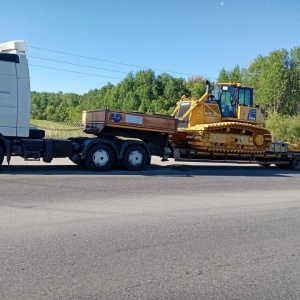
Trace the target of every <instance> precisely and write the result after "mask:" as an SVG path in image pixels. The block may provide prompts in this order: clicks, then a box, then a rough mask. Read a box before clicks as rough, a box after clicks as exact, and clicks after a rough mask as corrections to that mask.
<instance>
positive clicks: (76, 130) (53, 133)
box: [30, 119, 91, 138]
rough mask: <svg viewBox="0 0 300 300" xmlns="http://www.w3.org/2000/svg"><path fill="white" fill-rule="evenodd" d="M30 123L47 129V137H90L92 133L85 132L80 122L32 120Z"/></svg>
mask: <svg viewBox="0 0 300 300" xmlns="http://www.w3.org/2000/svg"><path fill="white" fill-rule="evenodd" d="M30 125H31V126H33V127H36V128H38V129H43V130H45V134H46V138H68V137H79V136H83V137H88V136H91V135H88V134H85V133H84V132H83V131H82V127H81V125H80V124H74V125H71V124H65V123H57V122H51V121H46V120H35V119H31V120H30Z"/></svg>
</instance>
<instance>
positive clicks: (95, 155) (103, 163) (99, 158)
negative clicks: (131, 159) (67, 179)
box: [85, 144, 115, 172]
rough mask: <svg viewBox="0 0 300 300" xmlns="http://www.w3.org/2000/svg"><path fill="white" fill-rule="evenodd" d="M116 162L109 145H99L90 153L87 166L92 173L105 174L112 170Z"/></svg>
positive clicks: (86, 162) (86, 161)
mask: <svg viewBox="0 0 300 300" xmlns="http://www.w3.org/2000/svg"><path fill="white" fill-rule="evenodd" d="M114 162H115V155H114V152H113V150H112V149H111V148H110V147H109V146H107V145H102V144H98V145H95V146H93V147H92V148H91V149H90V150H89V151H88V153H87V157H86V160H85V166H86V168H87V169H89V170H91V171H97V172H104V171H108V170H110V169H111V168H112V166H113V164H114Z"/></svg>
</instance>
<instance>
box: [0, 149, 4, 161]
mask: <svg viewBox="0 0 300 300" xmlns="http://www.w3.org/2000/svg"><path fill="white" fill-rule="evenodd" d="M3 160H4V151H3V149H2V147H1V146H0V166H1V165H2V163H3Z"/></svg>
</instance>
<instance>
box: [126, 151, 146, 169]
mask: <svg viewBox="0 0 300 300" xmlns="http://www.w3.org/2000/svg"><path fill="white" fill-rule="evenodd" d="M128 160H129V162H130V164H132V165H133V166H139V165H140V164H141V163H142V161H143V154H142V153H141V152H140V151H137V150H135V151H132V152H131V153H130V155H129V157H128Z"/></svg>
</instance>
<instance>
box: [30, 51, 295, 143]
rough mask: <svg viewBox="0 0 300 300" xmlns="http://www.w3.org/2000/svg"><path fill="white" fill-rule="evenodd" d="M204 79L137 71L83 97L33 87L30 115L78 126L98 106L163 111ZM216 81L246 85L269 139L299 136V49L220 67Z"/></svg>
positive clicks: (199, 89)
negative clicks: (242, 63) (258, 108)
mask: <svg viewBox="0 0 300 300" xmlns="http://www.w3.org/2000/svg"><path fill="white" fill-rule="evenodd" d="M199 72H201V70H199ZM205 80H206V79H205V78H203V77H201V76H197V77H191V78H188V79H184V78H175V77H172V76H171V75H169V74H166V73H163V74H160V75H158V76H156V75H155V73H154V71H153V70H140V71H138V72H137V73H136V74H133V73H129V74H128V75H127V76H126V77H125V78H124V79H123V80H122V81H121V82H120V83H118V84H116V85H113V84H111V83H108V84H106V85H105V86H103V87H101V88H100V89H94V90H90V91H89V92H87V93H86V94H83V95H77V94H74V93H62V92H58V93H47V92H42V93H40V92H34V91H33V92H32V93H31V118H32V119H38V120H48V121H55V122H62V123H67V124H79V123H80V120H81V113H82V110H90V109H100V108H110V109H116V110H122V111H128V112H133V111H138V112H144V113H158V114H167V115H168V114H170V113H171V112H172V110H173V109H174V107H175V105H176V102H177V101H178V100H179V99H180V98H181V96H182V95H186V96H193V97H201V96H202V95H203V94H204V92H205ZM217 82H240V83H242V84H244V85H249V86H252V87H253V88H254V101H255V104H256V105H259V106H260V108H261V109H262V112H263V114H264V116H265V118H266V127H267V128H268V129H269V130H271V132H272V135H273V138H274V139H275V140H277V141H279V140H280V141H289V142H295V141H296V140H297V139H298V138H299V137H300V112H299V109H300V90H299V83H300V47H295V48H293V49H291V50H286V49H280V50H274V51H272V52H270V53H269V55H267V56H262V55H259V56H257V57H256V58H255V59H253V60H252V61H251V62H250V63H249V65H248V66H247V67H243V68H242V67H240V66H239V65H236V66H235V67H234V68H233V69H232V70H225V69H224V68H222V69H221V70H220V72H219V76H218V78H217ZM211 85H212V86H213V82H211Z"/></svg>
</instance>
